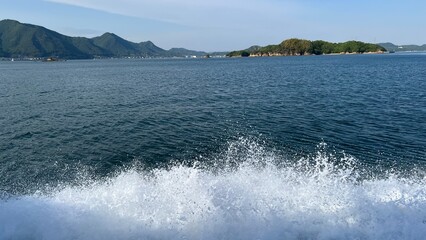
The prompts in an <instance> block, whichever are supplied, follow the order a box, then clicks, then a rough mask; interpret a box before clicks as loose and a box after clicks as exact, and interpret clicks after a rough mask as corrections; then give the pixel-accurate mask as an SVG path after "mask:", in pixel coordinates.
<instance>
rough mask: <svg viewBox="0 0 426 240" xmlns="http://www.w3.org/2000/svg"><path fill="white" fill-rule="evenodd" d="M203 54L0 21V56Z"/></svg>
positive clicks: (105, 56)
mask: <svg viewBox="0 0 426 240" xmlns="http://www.w3.org/2000/svg"><path fill="white" fill-rule="evenodd" d="M225 54H226V53H224V55H225ZM206 55H207V53H206V52H201V51H192V50H187V49H184V48H172V49H170V50H164V49H162V48H160V47H157V46H156V45H155V44H154V43H152V42H151V41H146V42H141V43H133V42H130V41H127V40H125V39H123V38H121V37H119V36H117V35H115V34H113V33H105V34H103V35H102V36H99V37H95V38H85V37H69V36H65V35H62V34H60V33H57V32H55V31H52V30H49V29H46V28H44V27H41V26H36V25H31V24H23V23H20V22H18V21H15V20H2V21H0V58H9V59H12V58H14V59H30V60H31V59H36V60H46V59H48V58H51V59H53V58H54V59H93V58H112V57H114V58H124V57H130V58H152V57H201V56H206Z"/></svg>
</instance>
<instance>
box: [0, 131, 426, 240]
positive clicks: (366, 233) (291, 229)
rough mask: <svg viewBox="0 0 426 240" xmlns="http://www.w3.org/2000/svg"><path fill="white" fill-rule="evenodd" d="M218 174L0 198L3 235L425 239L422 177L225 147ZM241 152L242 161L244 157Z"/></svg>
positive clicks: (177, 174)
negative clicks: (362, 172)
mask: <svg viewBox="0 0 426 240" xmlns="http://www.w3.org/2000/svg"><path fill="white" fill-rule="evenodd" d="M235 154H240V156H239V157H238V158H239V161H240V160H241V159H243V160H244V159H245V160H246V161H243V163H241V164H239V166H238V167H235V166H234V167H224V168H223V169H222V170H221V171H210V170H202V169H201V168H196V167H185V166H175V167H172V168H171V169H168V170H165V169H163V170H161V169H158V170H155V171H152V172H149V173H147V172H137V171H135V170H127V171H124V172H122V173H121V174H119V175H118V176H116V177H114V178H111V179H109V180H108V181H102V182H96V183H90V184H87V185H86V186H80V187H65V188H62V189H61V190H57V191H53V192H52V193H50V194H34V195H28V196H23V197H20V198H14V199H8V200H1V201H0V239H2V240H3V239H43V240H50V239H51V240H54V239H424V237H425V236H426V188H425V187H426V179H421V178H420V179H419V178H414V177H413V178H399V177H396V176H394V175H388V176H386V177H382V178H380V179H374V178H371V179H369V180H362V181H360V180H357V178H358V176H357V171H356V170H355V169H354V167H353V159H351V158H350V157H344V158H341V159H337V160H338V162H340V163H337V164H336V159H333V161H331V158H333V157H332V156H330V155H327V154H324V152H319V153H318V154H317V155H316V156H315V157H313V158H310V159H301V160H300V161H299V162H297V163H294V164H286V166H280V167H277V165H279V164H276V163H277V162H280V161H283V160H282V159H279V158H277V157H275V156H274V155H273V154H270V153H265V151H264V150H263V149H262V147H261V146H259V145H257V144H255V143H253V142H250V141H247V140H244V139H243V140H240V141H238V142H237V143H236V144H231V145H230V148H229V149H228V152H227V153H226V154H225V157H224V159H225V162H226V163H227V164H230V163H232V161H233V159H234V157H235ZM241 154H242V155H243V156H241Z"/></svg>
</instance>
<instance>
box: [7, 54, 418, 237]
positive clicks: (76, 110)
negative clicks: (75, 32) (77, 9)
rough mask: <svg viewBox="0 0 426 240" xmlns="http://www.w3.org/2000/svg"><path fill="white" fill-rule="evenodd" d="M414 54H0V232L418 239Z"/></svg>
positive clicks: (11, 234)
mask: <svg viewBox="0 0 426 240" xmlns="http://www.w3.org/2000/svg"><path fill="white" fill-rule="evenodd" d="M425 173H426V54H383V55H344V56H302V57H270V58H238V59H229V58H226V59H149V60H148V59H144V60H131V59H120V60H117V59H115V60H87V61H65V62H51V63H43V62H16V61H15V62H5V61H3V62H1V61H0V239H1V240H16V239H37V240H38V239H40V240H56V239H73V240H76V239H84V240H86V239H91V240H92V239H99V240H101V239H424V238H425V236H426V174H425Z"/></svg>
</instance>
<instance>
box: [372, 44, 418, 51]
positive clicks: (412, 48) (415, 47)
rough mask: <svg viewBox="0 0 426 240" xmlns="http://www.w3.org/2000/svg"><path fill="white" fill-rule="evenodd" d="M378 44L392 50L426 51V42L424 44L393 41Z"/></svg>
mask: <svg viewBox="0 0 426 240" xmlns="http://www.w3.org/2000/svg"><path fill="white" fill-rule="evenodd" d="M378 45H380V46H382V47H384V48H386V50H388V51H390V52H422V51H426V44H423V45H421V46H420V45H414V44H410V45H395V44H393V43H389V42H388V43H378Z"/></svg>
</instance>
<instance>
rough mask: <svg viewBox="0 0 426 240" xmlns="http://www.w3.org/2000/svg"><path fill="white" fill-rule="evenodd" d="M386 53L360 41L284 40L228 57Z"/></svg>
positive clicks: (231, 54) (234, 53)
mask: <svg viewBox="0 0 426 240" xmlns="http://www.w3.org/2000/svg"><path fill="white" fill-rule="evenodd" d="M384 51H386V49H385V48H383V47H381V46H379V45H376V44H371V43H364V42H359V41H348V42H344V43H331V42H326V41H322V40H317V41H309V40H305V39H297V38H291V39H287V40H284V41H283V42H281V43H280V44H278V45H269V46H266V47H259V46H253V47H250V48H248V49H245V50H240V51H234V52H230V53H229V54H228V56H230V57H235V56H242V57H246V56H294V55H321V54H333V53H367V52H384Z"/></svg>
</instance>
